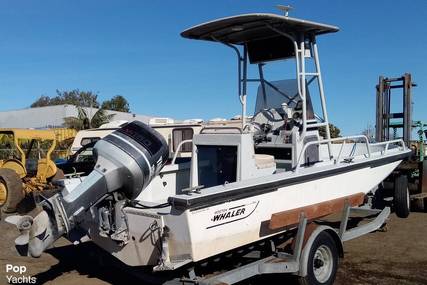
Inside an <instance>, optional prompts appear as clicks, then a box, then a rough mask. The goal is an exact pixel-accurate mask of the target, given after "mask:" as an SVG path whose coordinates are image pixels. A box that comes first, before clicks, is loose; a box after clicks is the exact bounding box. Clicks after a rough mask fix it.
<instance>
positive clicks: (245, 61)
mask: <svg viewBox="0 0 427 285" xmlns="http://www.w3.org/2000/svg"><path fill="white" fill-rule="evenodd" d="M247 79H248V53H247V49H246V46H245V47H244V48H243V79H242V81H243V82H242V89H243V90H242V95H241V96H240V102H241V103H242V131H243V130H244V129H245V125H246V90H247Z"/></svg>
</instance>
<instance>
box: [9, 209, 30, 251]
mask: <svg viewBox="0 0 427 285" xmlns="http://www.w3.org/2000/svg"><path fill="white" fill-rule="evenodd" d="M33 221H34V220H33V217H31V216H17V215H14V216H9V217H6V219H5V222H7V223H9V224H12V225H15V226H16V227H17V228H18V230H19V232H20V235H19V236H18V237H17V238H16V239H15V248H16V250H17V251H18V253H19V255H21V256H28V245H29V242H30V230H31V227H32V225H33Z"/></svg>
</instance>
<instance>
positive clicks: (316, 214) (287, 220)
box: [269, 193, 365, 230]
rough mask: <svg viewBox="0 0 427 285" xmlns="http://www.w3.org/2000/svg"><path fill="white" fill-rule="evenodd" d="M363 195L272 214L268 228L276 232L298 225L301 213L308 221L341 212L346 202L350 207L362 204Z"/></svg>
mask: <svg viewBox="0 0 427 285" xmlns="http://www.w3.org/2000/svg"><path fill="white" fill-rule="evenodd" d="M364 198H365V194H364V193H357V194H353V195H349V196H345V197H342V198H337V199H334V200H329V201H325V202H321V203H317V204H313V205H309V206H305V207H301V208H297V209H292V210H287V211H283V212H278V213H274V214H272V215H271V219H270V223H269V228H270V229H271V230H276V229H279V228H283V227H286V226H289V225H295V224H298V222H299V219H300V215H301V212H304V215H305V217H306V218H307V219H308V220H313V219H317V218H320V217H324V216H327V215H330V214H333V213H338V212H341V211H342V210H343V208H344V205H345V203H346V202H347V203H348V204H349V205H350V206H351V207H356V206H359V205H361V204H363V201H364Z"/></svg>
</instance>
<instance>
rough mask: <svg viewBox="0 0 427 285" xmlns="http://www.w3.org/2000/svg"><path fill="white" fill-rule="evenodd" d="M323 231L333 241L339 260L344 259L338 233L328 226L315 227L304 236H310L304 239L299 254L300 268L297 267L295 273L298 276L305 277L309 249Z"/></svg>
mask: <svg viewBox="0 0 427 285" xmlns="http://www.w3.org/2000/svg"><path fill="white" fill-rule="evenodd" d="M323 231H326V232H327V233H328V234H330V235H331V236H332V238H333V239H334V241H335V243H336V245H337V248H338V252H339V257H341V258H342V257H344V248H343V245H342V241H341V239H340V237H339V236H338V233H337V232H336V231H335V230H334V229H333V228H331V227H329V226H325V225H320V226H317V227H316V228H315V229H314V230H312V231H309V232H306V235H310V236H309V237H308V238H307V237H305V238H304V240H305V242H304V245H303V249H302V252H301V257H300V266H299V271H298V273H297V275H298V276H302V277H304V276H307V264H308V256H309V253H310V248H311V246H312V244H313V242H314V240H315V239H316V237H317V236H318V235H319V234H320V233H321V232H323Z"/></svg>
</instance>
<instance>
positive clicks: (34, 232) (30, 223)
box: [5, 211, 50, 257]
mask: <svg viewBox="0 0 427 285" xmlns="http://www.w3.org/2000/svg"><path fill="white" fill-rule="evenodd" d="M5 221H6V222H7V223H9V224H13V225H15V226H16V227H17V228H18V230H19V232H20V235H19V236H18V237H17V238H16V239H15V247H16V250H17V251H18V253H19V255H21V256H33V257H39V256H40V255H41V253H42V252H43V250H44V249H45V247H46V245H45V244H44V242H45V240H46V238H45V237H46V233H47V232H48V229H49V226H50V221H49V216H48V214H47V213H46V211H41V212H40V213H39V214H37V216H35V217H34V218H33V217H31V216H16V215H15V216H9V217H7V218H6V219H5Z"/></svg>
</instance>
